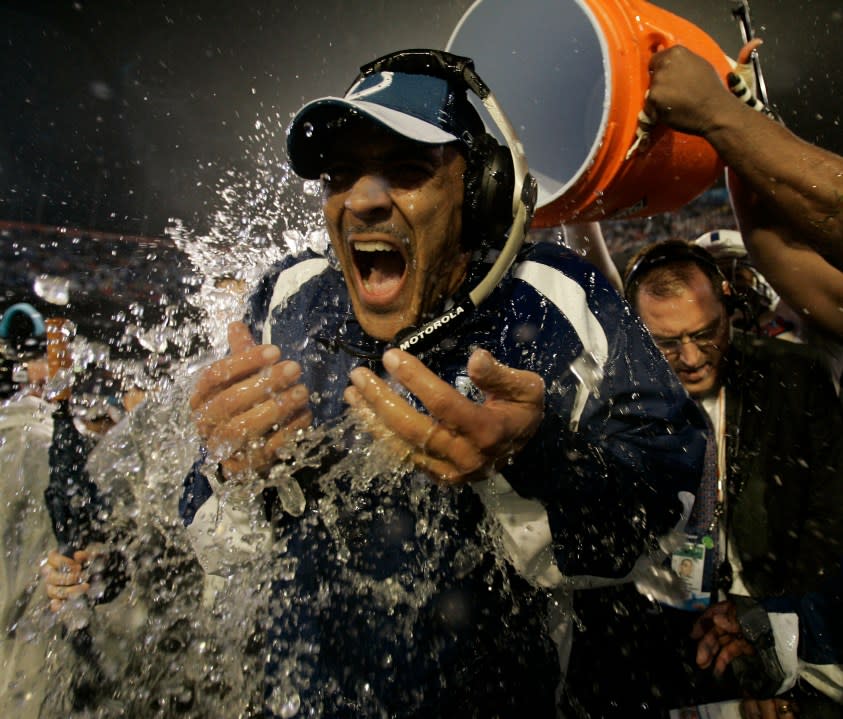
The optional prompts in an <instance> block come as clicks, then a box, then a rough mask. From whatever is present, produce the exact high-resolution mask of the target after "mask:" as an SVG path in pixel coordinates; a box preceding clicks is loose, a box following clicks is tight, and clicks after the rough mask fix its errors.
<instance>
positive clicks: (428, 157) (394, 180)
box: [322, 126, 470, 340]
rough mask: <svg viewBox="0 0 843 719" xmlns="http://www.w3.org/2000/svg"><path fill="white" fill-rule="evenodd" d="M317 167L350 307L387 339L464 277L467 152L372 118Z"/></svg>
mask: <svg viewBox="0 0 843 719" xmlns="http://www.w3.org/2000/svg"><path fill="white" fill-rule="evenodd" d="M344 140H345V142H344V143H343V144H342V146H341V147H337V148H335V149H334V151H333V152H332V157H333V162H332V163H331V165H330V166H329V167H328V168H327V170H326V172H325V173H324V174H323V178H322V182H323V188H324V189H323V192H324V194H323V209H324V212H325V220H326V223H327V228H328V233H329V235H330V238H331V243H332V245H333V247H334V251H335V252H336V254H337V257H338V258H339V261H340V263H341V265H342V270H343V275H344V276H345V282H346V284H347V285H348V289H349V293H350V295H351V301H352V304H353V306H354V313H355V315H356V316H357V319H358V321H359V322H360V324H361V326H362V327H363V329H364V330H365V331H366V333H367V334H369V335H371V336H372V337H375V338H377V339H381V340H391V339H393V338H394V337H395V334H396V333H397V332H398V331H399V330H402V329H404V328H405V327H407V326H410V325H419V324H421V323H422V322H423V321H424V320H426V319H427V318H429V317H430V316H432V315H433V313H434V312H436V311H437V310H439V309H440V308H441V307H442V303H443V301H444V300H445V299H446V298H448V297H450V296H451V295H453V293H454V292H455V291H456V289H457V288H458V287H459V286H460V284H461V283H462V281H463V279H464V278H465V273H466V268H467V266H468V261H469V257H470V253H468V252H465V251H464V250H463V249H462V247H461V245H460V234H461V231H462V200H463V172H464V171H465V160H464V159H463V157H462V155H461V154H460V153H459V151H458V150H457V149H456V148H455V147H453V146H450V145H444V146H442V145H436V146H431V145H422V144H420V143H415V142H411V141H409V140H406V139H404V138H401V137H399V136H397V135H394V134H392V133H389V132H386V131H384V130H380V129H377V128H376V127H372V126H366V127H359V128H356V129H354V130H349V132H348V134H347V135H346V136H345V137H344Z"/></svg>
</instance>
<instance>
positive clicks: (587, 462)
mask: <svg viewBox="0 0 843 719" xmlns="http://www.w3.org/2000/svg"><path fill="white" fill-rule="evenodd" d="M459 60H460V59H459V58H453V57H452V56H448V55H447V54H445V53H433V52H429V51H410V52H407V53H398V54H396V55H393V56H390V57H389V58H387V59H385V60H384V59H382V60H381V61H378V62H376V63H373V64H372V65H371V66H369V67H368V68H366V69H364V72H363V73H362V75H361V76H360V77H358V79H357V80H356V81H355V83H354V85H353V86H352V87H351V89H350V90H349V91H348V92H347V93H346V94H345V96H344V97H342V98H324V99H322V100H317V101H314V102H311V103H309V104H308V105H306V106H305V107H304V108H303V109H302V110H300V111H299V113H298V114H297V115H296V116H295V118H294V119H293V122H292V124H291V126H290V128H289V130H288V139H287V147H288V152H289V158H290V164H291V167H292V168H293V170H294V171H295V172H297V173H298V174H299V175H300V176H302V177H304V178H306V179H317V178H318V179H320V180H321V183H322V188H323V208H324V214H325V221H326V225H327V229H328V233H329V236H330V239H331V248H332V252H331V253H329V254H328V255H327V256H320V255H317V254H316V253H308V254H306V255H305V256H303V257H295V258H290V259H289V260H287V261H285V262H284V263H283V264H282V266H280V267H278V268H277V269H276V271H275V272H273V273H272V274H271V275H270V276H268V277H267V278H266V279H265V281H264V283H263V284H262V286H261V287H260V288H259V289H258V291H257V292H256V293H255V294H254V296H253V297H252V301H251V310H250V312H249V316H248V318H247V322H246V323H235V324H234V325H232V326H231V328H230V332H229V338H230V346H231V352H230V354H229V355H228V356H227V357H225V358H224V359H222V360H219V361H218V362H216V363H214V364H213V365H211V366H210V367H209V368H208V369H207V370H205V372H204V373H203V374H202V375H201V376H200V378H199V380H198V383H197V385H196V389H195V393H194V395H193V398H192V406H193V408H194V410H195V417H196V424H197V428H198V430H199V433H200V435H201V436H202V438H203V440H204V443H205V451H206V457H205V459H204V462H203V463H201V464H200V465H198V466H197V468H196V471H195V472H194V473H193V474H192V475H191V476H190V477H189V478H188V480H187V482H186V490H185V495H184V497H183V504H182V510H183V516H184V518H185V522H186V523H187V524H189V525H190V527H189V531H191V532H192V533H193V536H194V537H195V539H196V542H197V544H198V546H200V547H201V548H202V549H201V551H200V554H201V555H202V557H201V561H202V562H203V566H204V567H205V569H206V571H207V572H209V573H210V574H220V575H223V576H233V575H234V573H236V568H237V565H238V564H239V563H241V562H242V561H243V557H244V556H247V555H248V554H249V552H250V551H252V552H254V551H255V542H254V537H255V536H256V535H258V534H260V532H259V531H258V529H260V528H261V527H263V526H264V525H262V524H261V522H262V520H263V518H264V517H266V516H268V517H270V521H271V525H272V532H274V538H275V544H274V545H273V547H272V549H264V550H263V551H269V552H275V553H276V554H277V561H278V562H279V566H280V563H283V564H284V566H285V567H286V568H287V569H286V571H284V572H280V571H279V575H283V576H279V577H278V578H277V580H276V582H275V584H274V590H275V591H274V596H275V598H276V599H274V600H273V601H274V602H275V603H276V604H275V608H274V609H270V611H271V613H272V616H273V620H272V622H271V627H270V630H269V635H270V642H269V645H268V647H266V655H267V657H268V662H267V679H266V684H267V685H266V688H265V697H264V698H265V700H266V701H267V702H268V707H269V711H270V712H275V713H278V714H282V713H284V712H285V711H287V710H289V707H291V706H293V707H296V708H297V709H298V712H299V715H302V716H304V715H308V712H314V713H315V714H317V715H324V716H345V715H349V716H375V715H381V714H383V715H389V716H419V715H421V714H422V713H428V714H429V715H431V716H456V715H458V714H459V715H467V716H475V715H478V716H493V715H494V716H534V717H538V716H553V715H554V713H555V709H554V706H555V698H554V694H555V691H556V688H557V687H556V685H557V683H558V679H559V660H560V658H559V657H558V656H557V653H556V652H557V648H556V647H554V645H553V643H552V641H551V634H554V633H555V632H558V631H559V630H560V626H561V622H562V618H561V617H560V616H558V614H559V613H558V612H557V616H556V617H555V618H553V619H548V616H549V614H548V606H547V594H546V593H547V591H548V590H551V591H554V592H561V590H560V587H561V586H562V585H563V583H564V579H563V577H566V576H572V575H599V576H605V577H610V578H614V579H619V578H622V577H624V576H625V575H627V574H628V573H629V572H630V571H631V570H632V568H633V565H634V564H635V562H636V560H637V559H638V558H639V557H640V556H641V555H642V554H643V553H645V552H646V551H647V550H649V549H651V548H653V547H654V546H655V541H656V538H657V537H658V536H659V535H661V534H663V533H664V532H666V531H668V530H669V529H670V528H672V527H673V526H674V525H675V524H676V523H677V522H678V521H679V520H680V518H681V516H682V514H683V512H685V511H686V510H687V508H688V506H689V502H690V501H691V499H692V496H693V494H694V492H695V488H696V486H697V483H698V479H699V474H700V471H701V466H702V456H703V452H704V439H703V432H702V428H703V425H702V422H701V417H700V415H699V414H698V412H697V411H696V409H695V407H694V406H693V404H692V403H691V402H690V400H689V399H688V397H687V395H686V394H685V392H684V391H683V389H682V387H681V385H680V384H679V383H678V382H677V380H676V379H675V378H674V377H673V376H672V375H671V373H670V372H669V369H668V367H667V365H666V364H665V363H664V361H663V358H662V357H661V356H660V354H659V352H658V350H657V349H656V348H655V347H654V346H653V345H652V342H651V341H650V339H649V338H648V337H647V335H646V332H645V331H644V329H643V328H642V327H641V326H640V324H638V323H637V322H636V321H635V320H634V319H633V318H632V316H631V315H630V314H629V311H628V309H627V307H626V306H625V304H624V303H623V302H622V300H621V299H620V297H619V296H618V295H617V293H616V292H615V291H614V290H613V289H611V288H610V286H609V285H608V284H607V283H606V282H605V281H604V280H603V278H602V277H601V276H600V275H599V273H597V272H596V271H595V270H594V269H593V268H592V267H591V266H589V265H587V264H586V263H584V262H583V261H581V260H580V259H579V258H578V257H577V256H576V255H575V254H574V253H572V252H570V251H568V250H565V249H564V248H560V247H557V246H553V245H550V244H545V243H539V244H536V245H533V246H531V247H529V248H526V249H525V250H524V251H522V253H521V254H520V255H519V257H518V258H517V260H516V262H515V264H514V265H513V267H512V268H509V267H504V268H503V269H504V272H503V273H502V277H501V279H500V280H499V281H495V282H493V283H492V286H491V287H489V288H488V290H487V291H486V296H483V297H481V299H480V301H475V298H474V297H473V296H472V295H471V292H472V291H473V290H474V289H475V288H477V287H482V286H483V282H484V278H486V279H487V278H488V277H489V276H490V274H489V272H490V270H489V267H490V264H491V263H492V262H493V261H494V259H495V257H500V256H505V255H506V253H507V252H511V249H512V248H511V247H509V246H508V245H507V244H506V242H505V239H506V235H507V232H509V233H510V235H509V236H510V239H512V238H513V237H514V238H515V239H516V240H517V239H518V238H519V237H520V236H523V232H524V231H525V230H526V222H527V221H528V218H527V214H528V213H527V212H526V211H525V207H524V205H525V202H524V200H523V199H522V198H523V197H525V196H526V195H527V194H528V190H529V187H527V190H525V191H524V193H522V192H520V191H519V189H516V188H520V187H521V185H522V183H523V185H524V186H527V185H528V184H529V178H527V177H517V174H518V171H519V170H518V167H519V165H518V163H517V162H516V163H515V168H514V167H513V157H512V152H511V150H510V149H509V148H508V147H506V146H500V145H498V144H497V142H496V141H495V140H494V139H493V138H492V137H491V136H490V135H487V133H486V131H485V129H484V126H483V123H482V121H481V119H480V117H479V115H478V114H477V111H476V110H475V109H474V108H473V106H472V105H471V103H470V101H469V99H468V92H467V83H468V85H471V87H472V90H473V91H475V92H477V88H478V87H479V88H480V90H481V91H482V90H483V86H482V85H479V84H478V83H476V82H474V81H475V80H477V78H476V76H475V75H473V73H472V72H471V71H470V66H468V67H469V70H468V71H466V69H465V66H464V65H461V64H460V63H459V62H458V61H459ZM457 66H458V68H459V71H458V72H455V71H454V67H457ZM464 78H468V80H467V81H466V80H465V79H464ZM472 82H473V83H474V84H473V85H472V84H471V83H472ZM522 164H523V163H522ZM524 166H525V165H524ZM510 226H511V227H510ZM516 249H517V247H516ZM494 266H495V265H494V264H492V267H494ZM467 295H469V296H472V301H471V303H469V302H467V301H466V296H467ZM472 304H473V305H474V306H472ZM458 322H459V323H460V324H459V328H458V329H455V330H453V331H450V327H453V326H455V325H456V324H457V323H458ZM424 323H428V324H426V325H425V324H424ZM420 325H423V328H422V330H421V331H420V332H414V331H413V329H412V328H414V327H418V326H420ZM443 328H444V329H445V330H448V331H445V332H443V331H442V330H443ZM431 333H432V334H434V335H437V340H438V341H437V342H436V343H435V344H433V345H432V346H430V345H428V346H427V347H424V348H423V349H421V350H419V349H418V348H419V347H423V346H424V344H425V343H424V342H423V340H424V339H425V338H426V336H427V335H428V334H431ZM402 338H403V339H402ZM408 338H409V339H408ZM393 345H398V346H405V347H408V348H409V349H411V350H413V351H417V352H418V356H414V355H413V354H410V352H408V351H404V350H402V349H399V348H398V347H397V346H393ZM349 407H350V408H351V412H350V415H351V417H352V418H353V419H354V420H355V424H354V425H353V426H351V425H349V420H348V419H347V417H348V415H349V412H347V409H348V408H349ZM303 447H308V448H309V450H308V451H303V450H302V448H303ZM373 456H374V457H375V458H376V462H377V463H378V464H379V466H378V467H377V468H376V469H375V470H374V471H373V470H372V469H371V465H372V461H373V460H372V457H373ZM367 463H368V464H367ZM308 465H309V466H308ZM250 487H252V488H254V489H253V490H252V491H251V492H249V491H247V492H246V495H247V497H248V501H247V502H246V503H245V504H239V505H238V504H237V502H236V501H235V495H236V494H238V492H237V491H236V490H240V491H239V494H243V492H242V490H243V488H246V489H248V488H250ZM262 490H263V491H262ZM234 536H239V537H245V536H248V537H251V539H249V540H244V541H242V542H239V543H236V542H234V541H228V540H226V541H220V539H219V538H220V537H229V538H230V537H234ZM250 542H251V544H250ZM282 547H283V550H281V548H282ZM495 548H497V549H495ZM497 550H500V551H497ZM558 596H561V594H559V595H558ZM279 602H280V603H279ZM556 603H557V601H556V600H554V602H551V604H554V605H555V604H556ZM554 638H555V637H554ZM285 715H289V714H285Z"/></svg>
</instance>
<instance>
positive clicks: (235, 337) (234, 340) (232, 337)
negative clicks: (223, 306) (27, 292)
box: [228, 322, 255, 354]
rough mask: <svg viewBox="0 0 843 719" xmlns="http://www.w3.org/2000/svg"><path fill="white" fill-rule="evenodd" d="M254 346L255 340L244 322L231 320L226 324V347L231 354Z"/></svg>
mask: <svg viewBox="0 0 843 719" xmlns="http://www.w3.org/2000/svg"><path fill="white" fill-rule="evenodd" d="M254 346H255V340H254V339H253V338H252V333H251V332H250V331H249V327H248V326H247V325H246V323H245V322H232V323H230V324H229V325H228V347H229V349H230V350H231V354H237V353H238V352H243V351H244V350H246V349H248V348H249V347H254Z"/></svg>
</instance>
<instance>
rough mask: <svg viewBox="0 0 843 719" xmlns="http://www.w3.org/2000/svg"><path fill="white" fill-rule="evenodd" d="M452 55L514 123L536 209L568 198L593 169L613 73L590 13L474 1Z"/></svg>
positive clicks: (530, 0) (571, 7) (556, 2)
mask: <svg viewBox="0 0 843 719" xmlns="http://www.w3.org/2000/svg"><path fill="white" fill-rule="evenodd" d="M447 49H448V50H449V51H450V52H453V53H456V54H458V55H464V56H466V57H470V58H472V59H473V60H474V67H475V69H476V71H477V74H478V75H479V76H480V78H481V79H482V80H483V81H484V82H485V83H486V84H487V85H488V86H489V88H490V89H491V91H492V93H493V94H494V96H495V97H496V98H497V100H498V102H499V103H500V105H501V107H502V108H503V110H504V112H505V113H506V115H507V117H508V118H509V120H510V122H511V123H512V126H513V128H514V129H515V131H516V133H517V134H518V136H519V138H520V139H521V142H522V143H523V145H524V151H525V154H526V156H527V160H528V162H529V165H530V172H531V173H532V174H533V176H534V177H535V178H536V180H537V181H538V184H539V198H538V204H539V206H540V207H541V206H543V205H547V204H549V203H551V202H553V201H554V200H555V199H557V198H558V197H560V196H561V195H563V194H564V193H565V192H566V191H567V190H568V188H569V187H570V186H571V185H573V184H574V182H576V181H577V180H578V179H579V178H580V177H581V176H582V174H583V173H584V172H585V171H586V170H587V169H588V167H589V166H590V165H591V162H592V160H593V159H594V155H595V153H596V152H597V150H598V148H599V147H600V143H601V141H602V138H603V134H604V129H605V127H606V123H607V122H608V115H609V100H610V96H609V91H610V88H611V66H610V64H609V60H608V57H609V56H608V48H607V46H606V41H605V38H604V36H603V32H602V30H601V29H600V26H599V25H598V23H597V20H596V18H595V17H594V15H593V14H592V12H591V9H590V8H589V7H588V6H587V5H586V4H585V3H584V2H581V1H580V0H519V1H518V2H513V0H477V2H475V3H474V4H473V5H472V6H471V7H470V8H469V9H468V10H467V11H466V13H465V15H463V17H462V18H461V19H460V22H459V23H458V24H457V26H456V28H455V29H454V32H453V33H452V35H451V39H450V40H449V41H448V47H447ZM473 100H476V104H477V105H478V107H479V106H480V102H479V100H478V99H477V98H473ZM480 111H481V114H482V116H483V120H484V121H485V122H486V125H487V127H489V130H490V132H491V133H492V134H493V135H495V136H496V137H497V138H498V140H499V141H503V136H502V134H501V133H500V131H499V130H498V129H497V128H496V127H495V125H494V123H493V121H492V120H491V118H490V116H489V114H488V113H487V112H486V111H485V109H483V108H481V109H480Z"/></svg>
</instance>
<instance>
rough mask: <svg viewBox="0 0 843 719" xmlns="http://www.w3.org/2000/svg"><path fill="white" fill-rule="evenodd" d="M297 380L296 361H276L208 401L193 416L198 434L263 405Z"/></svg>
mask: <svg viewBox="0 0 843 719" xmlns="http://www.w3.org/2000/svg"><path fill="white" fill-rule="evenodd" d="M299 377H301V366H300V365H299V364H298V363H297V362H291V361H286V362H279V363H278V364H274V365H272V366H271V367H264V368H262V369H259V371H258V372H257V373H255V374H253V375H250V376H249V377H247V378H246V379H244V380H242V381H240V382H237V383H236V384H234V385H232V386H230V387H228V388H227V389H225V390H223V391H222V392H219V394H217V395H215V396H213V397H212V398H211V399H209V400H208V401H207V402H206V403H205V404H204V406H202V407H201V409H199V411H198V412H197V414H196V426H197V428H198V429H199V432H200V434H203V435H207V434H208V433H210V432H211V430H212V428H213V427H214V426H216V425H217V424H220V423H222V422H224V421H227V420H228V419H230V418H231V417H235V416H237V415H238V414H241V413H242V412H245V411H247V410H249V409H251V408H252V407H254V406H256V405H258V404H260V403H261V402H266V401H268V400H270V399H272V397H273V396H274V395H275V394H276V393H279V392H282V391H283V390H286V389H287V388H289V387H291V386H292V385H293V384H294V383H295V382H296V381H297V380H298V379H299Z"/></svg>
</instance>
